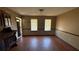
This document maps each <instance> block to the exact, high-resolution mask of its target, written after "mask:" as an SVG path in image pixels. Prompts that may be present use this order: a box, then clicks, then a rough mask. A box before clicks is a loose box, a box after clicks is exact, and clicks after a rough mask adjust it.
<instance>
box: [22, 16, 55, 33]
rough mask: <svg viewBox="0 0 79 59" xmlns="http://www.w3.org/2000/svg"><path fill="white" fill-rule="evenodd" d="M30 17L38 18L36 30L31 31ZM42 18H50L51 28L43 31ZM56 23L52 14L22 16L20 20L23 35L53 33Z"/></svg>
mask: <svg viewBox="0 0 79 59" xmlns="http://www.w3.org/2000/svg"><path fill="white" fill-rule="evenodd" d="M31 19H38V31H36V32H33V31H30V30H31V25H30V24H31V22H30V21H31ZM44 19H51V20H52V30H51V31H48V32H46V31H44V21H45V20H44ZM55 25H56V17H52V16H24V17H23V21H22V26H23V35H54V33H55Z"/></svg>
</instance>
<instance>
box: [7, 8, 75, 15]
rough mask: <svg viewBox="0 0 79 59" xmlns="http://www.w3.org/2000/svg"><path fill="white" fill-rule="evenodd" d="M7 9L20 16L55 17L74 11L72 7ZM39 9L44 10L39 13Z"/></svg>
mask: <svg viewBox="0 0 79 59" xmlns="http://www.w3.org/2000/svg"><path fill="white" fill-rule="evenodd" d="M9 9H11V10H13V11H15V12H17V13H19V14H21V15H32V16H35V15H36V16H39V15H44V16H57V15H60V14H63V13H65V12H68V11H70V10H72V9H74V7H9ZM39 9H44V11H43V12H42V13H40V11H39Z"/></svg>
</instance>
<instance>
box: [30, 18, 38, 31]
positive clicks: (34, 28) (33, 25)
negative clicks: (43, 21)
mask: <svg viewBox="0 0 79 59" xmlns="http://www.w3.org/2000/svg"><path fill="white" fill-rule="evenodd" d="M37 28H38V21H37V19H31V31H37V30H38V29H37Z"/></svg>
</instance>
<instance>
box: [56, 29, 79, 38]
mask: <svg viewBox="0 0 79 59" xmlns="http://www.w3.org/2000/svg"><path fill="white" fill-rule="evenodd" d="M56 30H58V31H61V32H64V33H67V34H70V35H74V36H77V37H79V35H77V34H73V33H71V32H67V31H63V30H60V29H56Z"/></svg>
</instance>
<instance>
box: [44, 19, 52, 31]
mask: <svg viewBox="0 0 79 59" xmlns="http://www.w3.org/2000/svg"><path fill="white" fill-rule="evenodd" d="M44 31H51V19H45V28H44Z"/></svg>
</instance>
